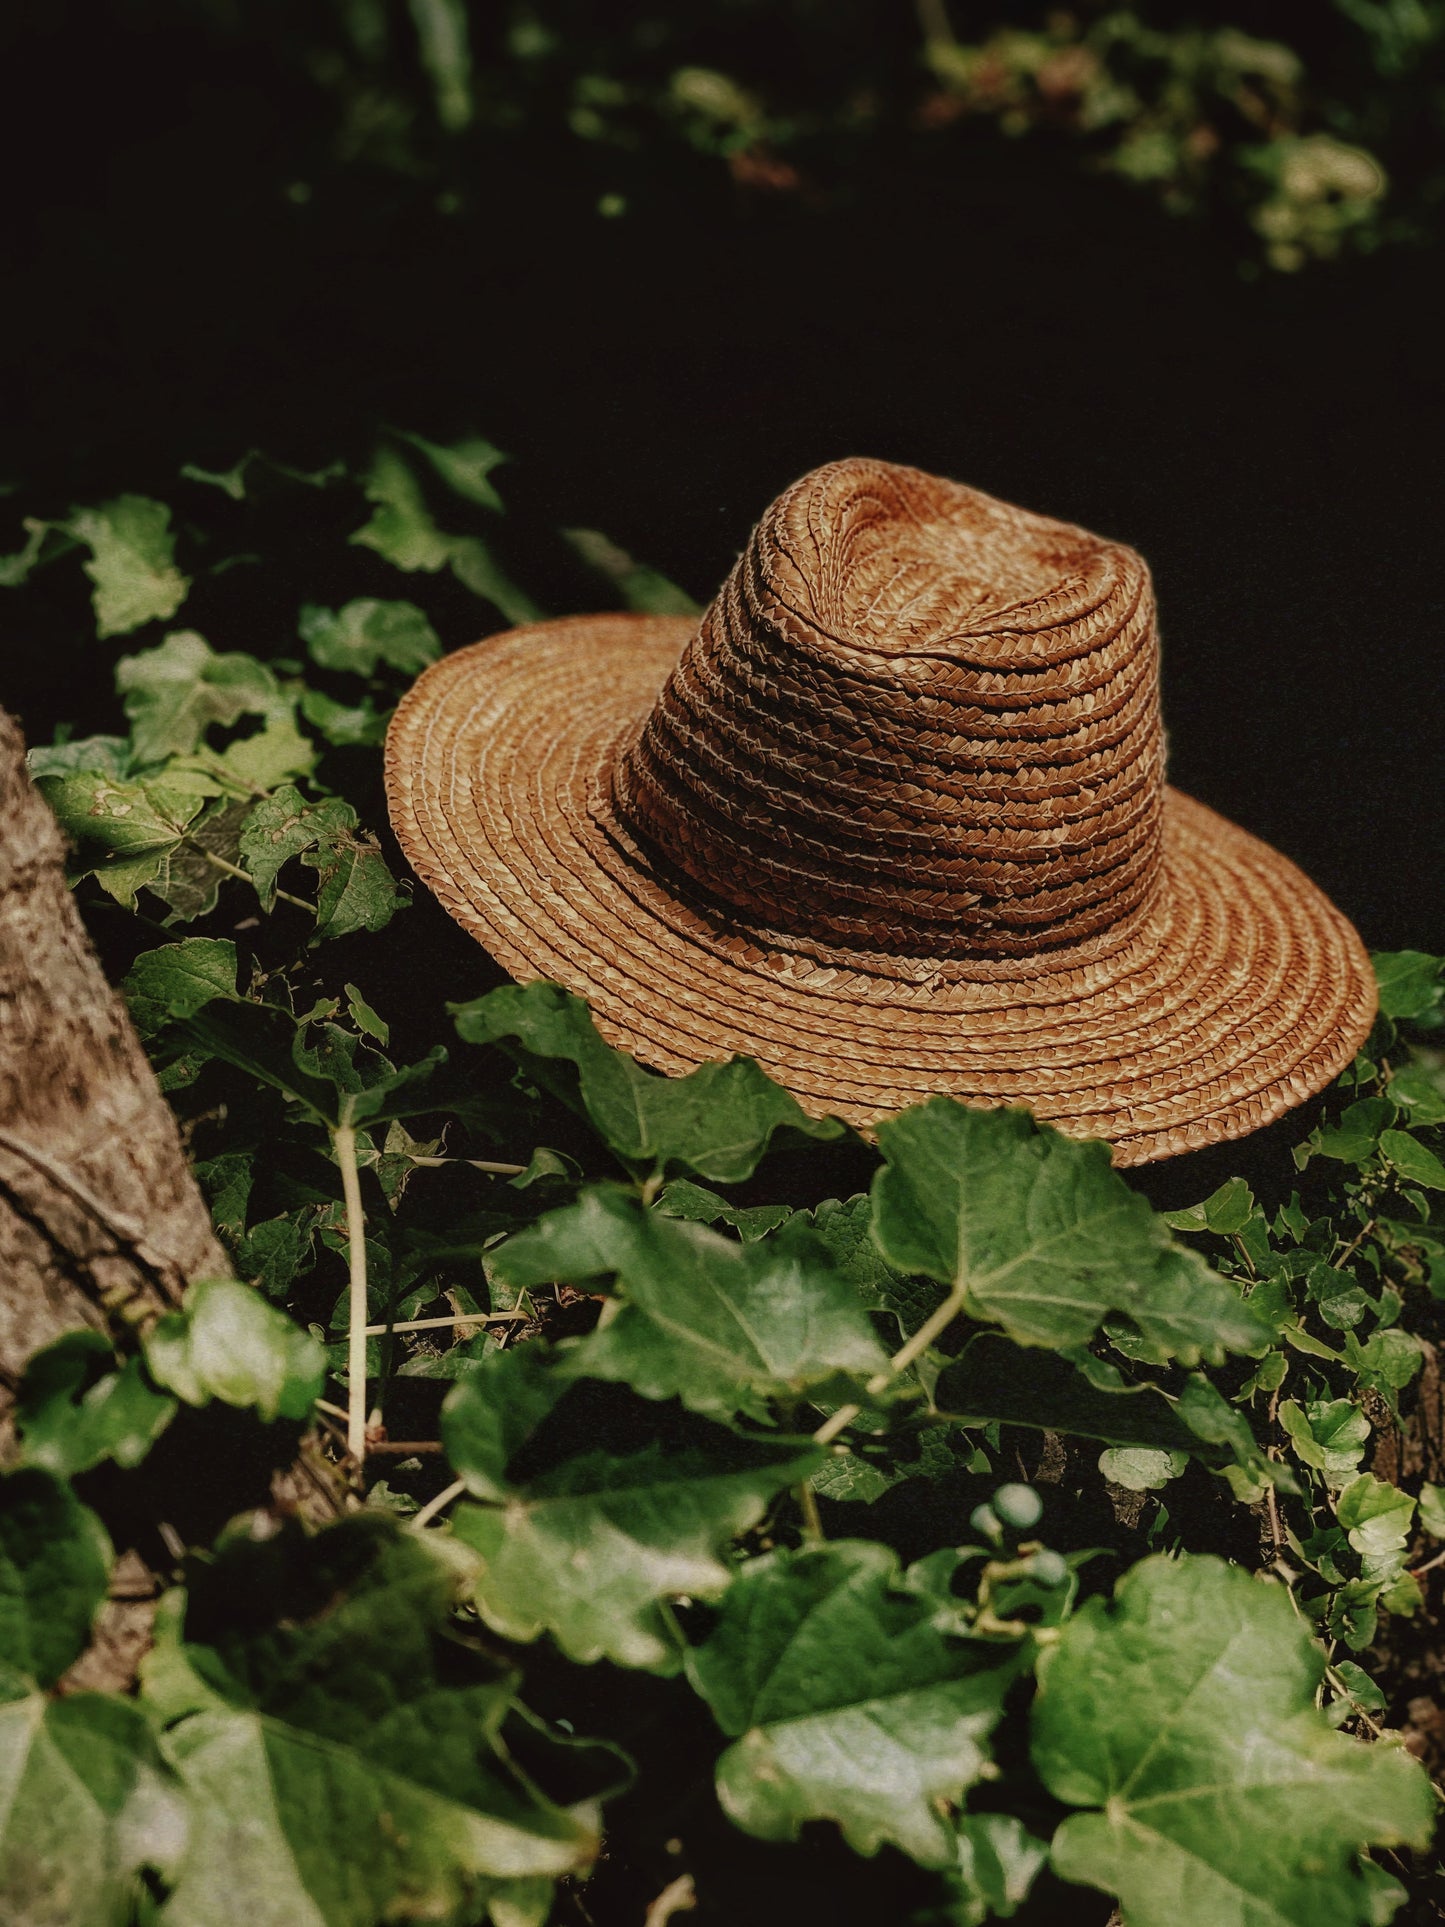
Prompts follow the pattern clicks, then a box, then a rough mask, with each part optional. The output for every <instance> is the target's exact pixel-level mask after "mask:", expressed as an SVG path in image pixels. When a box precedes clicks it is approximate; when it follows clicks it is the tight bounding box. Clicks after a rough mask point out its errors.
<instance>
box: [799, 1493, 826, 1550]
mask: <svg viewBox="0 0 1445 1927" xmlns="http://www.w3.org/2000/svg"><path fill="white" fill-rule="evenodd" d="M798 1510H799V1511H800V1512H801V1513H802V1515H803V1537H804V1538H805V1539H806V1540H807V1541H808V1543H809V1545H814V1546H820V1545H822V1543H823V1541H824V1539H825V1538H826V1537H827V1534H826V1533H825V1532H824V1531H823V1520H822V1515H821V1514H820V1513H819V1511H818V1495H817V1493H816V1492H815V1491H814V1490H813V1481H812V1480H811V1479H804V1480H803V1482H802V1484H801V1485H800V1486H799V1487H798Z"/></svg>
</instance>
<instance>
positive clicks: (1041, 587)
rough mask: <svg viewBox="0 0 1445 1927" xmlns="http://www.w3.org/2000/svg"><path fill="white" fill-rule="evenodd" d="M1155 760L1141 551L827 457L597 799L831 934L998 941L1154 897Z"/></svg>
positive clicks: (724, 893)
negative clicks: (606, 795) (605, 795)
mask: <svg viewBox="0 0 1445 1927" xmlns="http://www.w3.org/2000/svg"><path fill="white" fill-rule="evenodd" d="M1163 786H1164V754H1163V735H1162V730H1161V727H1160V721H1159V705H1158V642H1157V634H1156V629H1155V620H1154V599H1153V592H1152V587H1151V584H1150V581H1149V574H1148V570H1147V568H1146V567H1145V564H1144V562H1143V560H1142V558H1141V557H1139V556H1138V555H1136V554H1135V553H1134V551H1133V550H1131V549H1129V548H1126V547H1124V546H1123V545H1122V544H1118V543H1112V542H1106V541H1103V540H1101V539H1100V538H1099V537H1097V536H1093V535H1090V534H1088V533H1087V532H1086V531H1084V530H1083V529H1078V528H1073V527H1071V526H1070V525H1068V524H1066V523H1061V522H1055V521H1052V520H1050V519H1049V518H1047V517H1045V516H1040V515H1033V514H1030V513H1028V512H1027V511H1025V510H1022V509H1016V508H1013V507H1011V506H1009V505H1008V504H1006V503H1003V502H999V501H996V500H994V499H993V498H992V497H990V496H987V495H983V494H981V493H979V492H978V491H976V490H974V489H970V488H965V487H963V486H962V485H961V484H958V483H954V482H947V481H943V480H940V479H939V478H937V477H935V476H930V475H925V474H923V473H922V472H920V471H919V470H917V469H910V468H900V467H896V466H893V465H891V464H888V463H883V462H872V461H858V460H854V461H844V462H835V463H832V464H830V465H829V466H828V467H826V468H821V469H817V470H815V471H814V472H813V473H812V474H810V475H806V476H804V477H803V478H802V480H801V481H799V482H797V483H795V484H794V485H793V486H792V487H791V488H790V489H788V490H787V491H786V492H785V493H784V494H783V495H782V496H780V497H779V498H778V500H777V501H776V502H775V503H774V504H773V506H772V507H771V508H770V509H769V510H768V512H767V513H766V514H765V515H764V517H763V519H762V521H761V522H760V523H759V524H758V526H757V528H756V529H755V530H754V531H753V534H752V537H751V538H750V540H749V543H748V546H747V548H746V549H745V550H744V552H743V554H742V555H741V556H740V557H739V559H738V562H737V565H736V567H735V568H734V569H733V571H732V573H731V575H730V576H729V577H728V580H727V582H726V583H725V584H724V585H723V588H722V589H721V591H720V592H719V594H718V596H717V598H716V599H715V601H714V602H713V604H712V606H711V607H710V608H709V609H708V611H707V613H706V614H705V615H704V617H703V619H702V621H701V624H700V626H699V628H698V630H697V632H696V634H695V635H694V636H693V638H692V640H691V641H690V642H689V644H688V646H687V647H686V649H685V650H684V651H683V654H682V657H681V659H680V660H679V662H678V664H677V666H676V668H675V669H674V670H673V672H672V674H671V675H670V676H669V678H668V680H667V683H666V685H665V686H664V688H663V690H662V693H661V695H660V696H659V698H658V700H657V702H656V704H655V706H654V707H653V709H652V711H651V713H650V714H649V715H648V716H647V717H646V718H645V720H644V721H643V722H642V723H641V724H640V726H639V727H638V728H637V729H635V730H634V731H633V732H632V733H631V735H630V736H629V738H628V739H627V740H626V741H625V742H624V743H623V744H622V745H621V746H620V749H619V753H618V755H617V757H616V759H615V761H614V763H613V767H612V772H611V786H610V787H611V801H612V806H613V808H614V809H615V810H616V813H617V816H618V818H619V819H620V821H621V823H622V825H623V826H624V827H625V828H626V829H627V830H628V831H629V832H630V833H631V834H632V835H633V836H634V837H635V838H636V840H637V842H638V844H639V845H640V847H641V848H642V849H643V850H644V851H645V852H646V853H647V854H648V856H649V858H650V859H651V860H652V861H654V862H655V863H657V864H658V865H659V867H660V868H662V869H663V870H665V871H666V872H668V873H669V874H670V875H671V876H672V877H673V878H674V879H675V880H677V881H681V882H684V883H685V885H686V887H689V888H690V889H691V891H692V892H694V893H700V894H701V896H702V897H703V898H704V899H710V900H712V901H713V902H715V903H718V904H721V905H723V906H726V909H727V910H728V911H729V912H730V913H731V915H732V916H733V917H734V918H741V919H742V920H743V921H744V922H745V923H748V924H751V925H753V926H755V927H757V928H758V929H760V930H762V931H766V932H768V933H770V934H772V935H774V936H781V937H783V938H785V939H787V940H789V941H791V942H792V943H793V945H794V946H795V947H799V948H802V949H805V950H810V951H813V952H815V953H816V954H820V955H823V956H825V957H826V956H828V955H830V954H832V953H835V952H843V953H847V954H848V955H850V956H856V954H857V953H858V952H860V951H862V952H869V951H872V952H883V953H889V954H894V955H898V954H904V955H911V956H916V957H936V958H938V959H940V960H945V959H954V958H965V957H980V958H1006V957H1010V956H1024V955H1028V954H1030V953H1033V952H1037V951H1041V950H1046V949H1054V948H1057V947H1060V946H1064V945H1068V944H1072V943H1076V942H1081V941H1083V940H1085V939H1086V938H1089V937H1093V936H1096V935H1098V934H1099V933H1100V932H1102V931H1105V930H1108V929H1110V928H1112V927H1113V926H1114V925H1116V924H1118V923H1120V922H1122V921H1123V920H1124V919H1126V918H1129V917H1131V916H1132V915H1133V914H1135V913H1136V912H1138V911H1139V910H1140V909H1141V908H1143V907H1144V906H1145V905H1147V903H1148V901H1149V899H1150V896H1151V894H1152V892H1153V891H1154V889H1155V887H1156V885H1157V882H1158V877H1159V866H1160V841H1161V833H1162V808H1163Z"/></svg>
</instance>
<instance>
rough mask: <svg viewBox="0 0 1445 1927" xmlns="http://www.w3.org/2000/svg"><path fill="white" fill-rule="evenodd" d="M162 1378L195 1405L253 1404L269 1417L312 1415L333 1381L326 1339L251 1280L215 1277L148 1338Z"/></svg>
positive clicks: (149, 1354) (156, 1375)
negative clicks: (288, 1313) (267, 1298)
mask: <svg viewBox="0 0 1445 1927" xmlns="http://www.w3.org/2000/svg"><path fill="white" fill-rule="evenodd" d="M145 1359H146V1365H147V1367H148V1368H149V1370H150V1374H151V1377H152V1378H153V1379H154V1380H155V1382H156V1383H157V1385H160V1386H162V1387H164V1388H165V1389H166V1390H167V1391H172V1392H174V1393H176V1395H177V1396H178V1397H180V1398H182V1399H184V1400H185V1402H186V1403H187V1404H188V1405H208V1404H209V1403H210V1401H211V1400H212V1399H213V1398H218V1399H220V1400H221V1402H222V1403H223V1404H226V1405H239V1406H249V1407H253V1408H254V1409H255V1410H256V1411H257V1412H259V1413H260V1415H261V1417H262V1418H263V1419H274V1418H289V1419H304V1418H307V1417H309V1415H310V1412H311V1408H312V1406H313V1405H314V1404H315V1402H316V1400H317V1398H318V1397H319V1396H320V1393H321V1388H322V1386H323V1385H324V1384H325V1382H326V1359H325V1355H324V1353H323V1352H322V1349H321V1346H320V1344H319V1343H318V1342H317V1340H316V1339H315V1338H313V1337H312V1335H311V1333H310V1332H309V1331H305V1330H303V1329H302V1327H301V1326H300V1325H297V1324H296V1323H295V1322H294V1321H293V1320H292V1319H290V1318H288V1317H287V1316H286V1315H285V1313H284V1312H279V1311H275V1310H273V1309H272V1307H271V1306H270V1305H268V1304H267V1303H266V1301H265V1299H264V1298H262V1297H261V1295H260V1294H259V1293H258V1292H256V1291H255V1290H253V1289H252V1287H251V1286H250V1285H241V1284H237V1283H236V1282H235V1280H234V1279H224V1278H207V1279H202V1280H201V1281H200V1282H199V1283H197V1284H194V1285H192V1286H191V1288H190V1290H189V1291H188V1292H187V1293H186V1300H185V1305H184V1307H183V1308H182V1309H181V1310H180V1311H178V1312H167V1313H166V1314H165V1315H164V1316H163V1317H162V1318H160V1319H159V1320H158V1321H157V1322H156V1324H155V1325H154V1326H153V1327H152V1328H151V1330H150V1332H149V1333H148V1335H147V1337H146V1339H145Z"/></svg>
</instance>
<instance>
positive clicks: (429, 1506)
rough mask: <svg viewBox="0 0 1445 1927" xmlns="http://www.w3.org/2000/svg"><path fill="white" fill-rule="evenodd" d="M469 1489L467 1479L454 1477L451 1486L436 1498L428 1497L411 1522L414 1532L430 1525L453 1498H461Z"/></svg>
mask: <svg viewBox="0 0 1445 1927" xmlns="http://www.w3.org/2000/svg"><path fill="white" fill-rule="evenodd" d="M466 1489H467V1482H466V1480H465V1479H453V1480H452V1482H451V1484H450V1485H449V1486H446V1487H445V1488H444V1489H443V1490H442V1491H440V1492H438V1494H437V1495H436V1497H435V1498H434V1499H428V1500H427V1502H426V1504H425V1505H424V1506H423V1507H422V1509H421V1511H420V1512H418V1514H417V1515H416V1517H415V1518H414V1519H413V1520H412V1522H411V1529H412V1531H413V1532H421V1531H422V1530H423V1529H424V1528H425V1527H427V1526H429V1525H430V1524H431V1522H432V1520H433V1519H434V1518H435V1517H436V1516H437V1514H438V1513H439V1512H445V1511H446V1509H447V1507H448V1506H449V1505H450V1504H451V1502H452V1500H453V1499H459V1498H460V1497H461V1496H462V1494H463V1493H464V1492H465V1491H466Z"/></svg>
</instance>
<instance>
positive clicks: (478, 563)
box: [351, 448, 540, 622]
mask: <svg viewBox="0 0 1445 1927" xmlns="http://www.w3.org/2000/svg"><path fill="white" fill-rule="evenodd" d="M366 499H367V500H368V501H369V502H373V503H375V504H376V508H375V512H374V513H373V515H372V517H371V520H370V521H369V522H367V523H366V524H365V526H364V527H362V528H359V529H358V530H357V531H356V533H355V534H354V535H353V536H352V538H351V540H352V541H353V542H359V543H360V544H361V545H362V546H363V547H364V548H368V549H374V550H375V552H376V553H377V554H378V555H379V556H381V557H383V558H384V560H386V561H387V562H390V563H391V564H392V565H393V566H394V567H395V568H398V569H407V570H417V569H421V570H425V571H427V572H428V573H434V572H435V571H436V570H438V569H442V568H445V567H446V566H447V565H448V564H450V565H451V568H452V572H453V574H454V575H455V576H456V577H457V579H458V581H460V582H462V583H464V584H465V585H466V587H467V588H469V589H471V590H472V591H473V593H474V594H476V595H480V596H485V597H486V598H487V599H488V600H489V601H491V602H494V603H495V604H496V606H497V607H498V608H499V609H500V610H501V612H502V614H503V615H504V616H506V618H507V620H508V621H509V622H534V621H535V620H536V619H537V616H538V615H539V613H540V611H539V610H538V609H537V607H536V605H535V604H534V603H533V602H532V601H531V600H530V598H529V597H527V596H525V595H523V593H522V591H521V590H520V589H518V588H517V587H516V586H515V584H513V583H511V582H509V581H508V580H507V578H506V576H505V575H504V574H503V573H502V571H501V570H500V569H499V568H498V567H497V565H496V563H495V562H494V561H493V560H492V557H491V553H490V551H489V550H488V548H487V546H486V544H485V543H484V542H483V541H482V540H481V539H480V537H478V536H475V535H444V534H443V533H442V531H441V530H440V529H439V528H438V527H437V525H436V523H435V522H434V521H433V520H432V516H431V511H430V510H429V509H428V508H427V505H426V500H425V498H424V496H423V495H422V492H421V487H420V485H419V483H418V482H417V479H416V477H415V475H414V474H413V473H412V471H411V470H410V468H408V466H407V464H406V463H405V462H404V461H403V460H402V458H401V456H400V455H398V454H397V453H396V451H395V450H394V449H390V448H381V449H378V450H377V453H376V458H375V460H374V461H373V462H372V465H371V471H370V474H369V475H368V477H367V482H366Z"/></svg>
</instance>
